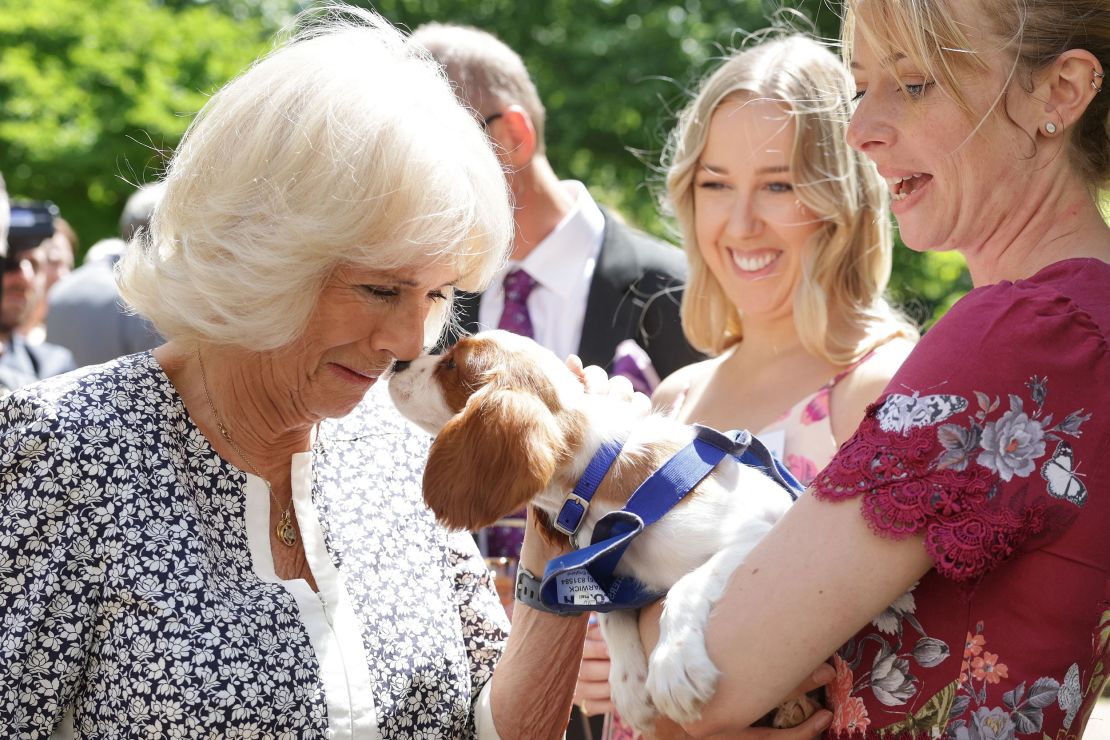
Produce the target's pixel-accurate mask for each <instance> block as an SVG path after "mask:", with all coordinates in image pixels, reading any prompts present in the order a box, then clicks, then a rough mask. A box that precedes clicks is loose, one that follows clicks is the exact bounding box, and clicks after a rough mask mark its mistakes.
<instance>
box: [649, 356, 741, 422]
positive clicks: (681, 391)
mask: <svg viewBox="0 0 1110 740" xmlns="http://www.w3.org/2000/svg"><path fill="white" fill-rule="evenodd" d="M727 354H728V353H727V352H726V353H725V354H722V355H719V356H717V357H712V358H710V359H708V360H702V361H700V362H694V363H691V364H689V365H686V366H685V367H681V368H679V369H678V370H675V371H674V372H673V373H671V374H670V375H668V376H667V377H666V378H664V379H663V382H661V383H660V384H659V385H658V386H657V387H656V388H655V391H654V392H653V393H652V394H651V403H652V405H653V406H654V407H655V408H656V409H663V410H673V409H676V408H680V407H681V406H682V403H683V400H684V399H685V398H686V396H687V394H689V393H691V392H696V391H697V390H698V389H700V388H701V387H702V386H704V385H705V384H706V382H708V380H709V378H710V377H711V376H712V375H713V372H714V371H715V370H716V369H717V368H718V367H719V366H720V364H721V363H722V362H723V361H724V358H725V357H726V356H727Z"/></svg>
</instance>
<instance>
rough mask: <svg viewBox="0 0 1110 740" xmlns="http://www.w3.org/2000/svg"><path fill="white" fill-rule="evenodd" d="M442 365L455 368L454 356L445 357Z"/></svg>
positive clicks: (451, 368) (448, 368)
mask: <svg viewBox="0 0 1110 740" xmlns="http://www.w3.org/2000/svg"><path fill="white" fill-rule="evenodd" d="M443 367H444V368H445V369H447V370H454V369H455V358H454V357H448V358H446V359H445V360H444V361H443Z"/></svg>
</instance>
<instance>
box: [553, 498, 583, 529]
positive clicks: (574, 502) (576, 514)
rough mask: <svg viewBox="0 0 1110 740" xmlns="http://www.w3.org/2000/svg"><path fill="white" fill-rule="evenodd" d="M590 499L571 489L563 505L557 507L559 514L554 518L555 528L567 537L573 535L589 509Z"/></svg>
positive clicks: (580, 526) (579, 527) (580, 525)
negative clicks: (559, 507)
mask: <svg viewBox="0 0 1110 740" xmlns="http://www.w3.org/2000/svg"><path fill="white" fill-rule="evenodd" d="M589 508H590V500H589V499H587V498H583V497H581V496H579V495H578V494H577V493H574V492H573V491H572V492H571V493H568V494H567V498H566V501H564V502H563V507H562V508H561V509H559V516H558V517H556V518H555V529H557V530H559V531H560V532H562V533H563V534H565V535H566V536H567V537H572V538H573V537H574V535H576V534H578V530H579V529H581V528H582V522H583V520H585V518H586V512H587V511H589Z"/></svg>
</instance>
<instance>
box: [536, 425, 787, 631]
mask: <svg viewBox="0 0 1110 740" xmlns="http://www.w3.org/2000/svg"><path fill="white" fill-rule="evenodd" d="M694 429H695V430H696V436H695V437H694V441H693V442H691V443H690V444H688V445H687V446H685V447H683V448H682V449H681V450H679V451H678V453H677V454H675V455H674V457H672V458H671V459H670V460H668V461H667V462H666V463H664V464H663V467H661V468H659V469H658V470H656V471H655V472H654V473H652V474H651V475H650V476H649V477H648V479H647V480H645V481H644V482H643V483H641V484H640V486H639V487H638V488H637V489H636V490H635V492H633V494H632V496H630V497H629V499H628V503H627V504H625V506H624V508H622V509H620V510H619V511H613V512H610V513H608V514H606V515H605V516H604V517H602V518H601V520H600V521H598V523H597V526H596V527H594V532H593V537H592V538H591V541H590V544H589V545H587V546H586V547H583V548H581V549H576V550H573V551H572V552H569V553H567V554H565V555H561V556H560V557H557V558H555V559H553V560H551V561H550V562H549V563H548V564H547V569H546V570H545V572H544V575H543V578H542V580H541V581H540V588H539V598H540V601H541V603H542V605H543V608H545V609H547V610H548V611H552V612H555V613H557V614H566V615H571V614H580V613H582V612H591V611H593V612H609V611H613V610H615V609H638V608H639V607H641V606H643V605H645V604H648V603H650V602H652V601H655V600H656V599H658V598H659V597H660V596H662V594H661V593H655V592H652V591H649V590H648V589H647V587H645V586H644V584H642V583H640V582H639V581H638V580H636V579H634V578H630V577H627V576H617V575H615V574H614V573H613V571H614V570H615V569H616V567H617V563H619V562H620V559H621V556H622V555H624V552H625V550H627V549H628V546H629V545H630V544H631V543H632V540H633V539H635V538H636V537H637V536H639V535H640V533H641V532H643V531H644V529H645V528H646V527H648V526H650V525H651V524H654V523H655V522H657V521H659V519H661V518H662V517H663V516H664V515H665V514H666V513H667V512H668V511H670V510H671V509H672V508H673V507H674V505H675V504H677V503H678V502H679V501H681V500H682V498H683V497H685V496H686V494H687V493H689V492H690V491H691V490H692V489H693V488H694V487H695V486H696V485H697V484H698V483H700V482H701V481H702V480H703V479H704V478H705V477H706V476H707V475H709V473H710V472H712V470H713V469H714V468H715V467H717V465H718V464H719V463H720V462H721V460H723V459H724V458H725V456H726V455H731V456H732V457H734V458H736V459H737V460H738V461H739V462H740V463H741V464H742V465H747V466H749V467H753V468H756V469H758V470H760V471H761V472H763V473H764V474H765V475H767V476H768V477H769V478H771V480H773V481H775V482H776V483H778V484H779V485H780V486H782V487H783V488H784V489H786V491H787V493H789V494H790V498H791V499H793V500H797V498H798V496H799V495H800V494H801V493H802V491H803V490H804V488H803V486H802V485H801V484H800V483H799V482H798V481H797V480H796V479H795V478H794V476H793V475H792V474H791V473H790V471H789V470H787V469H786V467H785V466H783V464H782V463H780V462H779V461H778V460H776V459H775V458H774V457H773V456H772V455H771V453H770V452H768V451H767V448H766V447H764V446H763V443H762V442H760V441H759V440H758V439H756V438H755V437H753V436H752V435H751V434H750V433H749V432H748V431H747V430H743V429H741V430H734V431H731V432H727V433H722V432H719V431H717V430H715V429H710V428H709V427H705V426H701V425H700V424H695V425H694ZM622 445H623V443H621V442H615V443H610V444H607V445H604V446H602V448H601V449H600V450H598V452H597V454H595V455H594V457H593V459H592V460H590V464H589V465H588V466H587V467H586V472H585V473H584V474H583V475H582V478H581V479H580V480H579V481H578V484H577V485H576V486H575V487H574V491H573V492H572V493H571V494H570V495H569V496H568V497H567V500H566V501H565V502H564V503H563V507H562V509H561V510H560V512H559V516H558V517H557V518H556V522H555V528H556V529H558V530H559V531H560V532H563V533H564V534H567V535H568V536H570V537H571V544H572V545H574V546H575V547H577V546H578V545H577V541H576V535H577V533H578V530H579V529H580V528H581V526H582V521H583V520H584V519H585V515H586V511H587V510H588V509H589V504H590V499H591V498H592V497H593V495H594V493H595V492H596V491H597V487H598V486H599V485H600V484H601V480H602V478H604V477H605V474H606V473H607V472H608V471H609V469H610V468H611V467H612V465H613V461H614V460H616V458H617V455H618V454H619V453H620V450H621V447H622ZM737 495H743V494H742V493H738V494H737Z"/></svg>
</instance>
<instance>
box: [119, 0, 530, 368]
mask: <svg viewBox="0 0 1110 740" xmlns="http://www.w3.org/2000/svg"><path fill="white" fill-rule="evenodd" d="M307 14H308V15H309V16H310V17H309V18H308V19H307V21H308V22H307V23H304V24H302V28H301V30H300V31H298V32H296V33H295V34H294V35H293V36H292V38H291V39H290V40H289V41H288V42H287V43H285V44H283V45H282V46H280V47H279V48H278V49H276V50H275V51H273V52H271V53H270V54H269V55H267V56H265V57H263V58H262V59H260V60H259V61H257V62H255V64H254V65H252V66H251V67H250V68H249V69H248V70H247V71H246V72H244V73H243V74H242V75H240V76H239V77H238V78H237V79H235V80H233V81H232V82H230V83H228V84H227V85H226V86H225V87H224V88H223V89H221V90H220V91H219V92H217V93H216V94H215V95H214V96H213V97H212V99H211V100H209V102H208V103H207V105H205V106H204V108H203V109H202V110H201V112H200V114H199V115H198V116H197V118H196V120H194V121H193V123H192V124H191V125H190V127H189V129H188V131H187V132H186V134H185V137H184V139H183V140H182V143H181V145H180V147H179V148H178V149H177V151H176V153H175V154H174V156H173V158H172V160H171V161H170V164H169V167H168V171H167V175H166V178H165V185H166V187H165V192H164V194H163V196H162V199H161V200H160V201H159V203H158V205H157V207H156V208H155V211H154V216H153V218H152V221H151V225H150V228H149V230H148V231H146V232H143V233H141V234H140V235H139V236H138V237H137V238H136V240H135V241H134V242H133V243H132V245H131V248H130V249H128V251H127V253H126V254H125V255H124V258H123V259H122V260H121V263H120V267H119V282H120V291H121V293H122V295H123V297H124V298H125V299H126V300H127V301H128V302H129V303H130V304H131V305H132V306H133V307H134V308H135V310H136V311H137V312H138V313H140V314H142V315H144V316H146V317H147V318H149V319H150V320H151V321H152V322H153V323H154V325H155V327H156V328H157V329H158V331H159V332H160V333H161V334H162V335H163V336H164V337H166V338H168V339H181V340H187V341H204V342H214V343H221V344H235V345H239V346H242V347H245V348H248V349H252V350H256V351H264V350H269V349H275V348H277V347H280V346H283V345H285V344H287V343H289V342H291V341H293V340H295V339H296V338H297V337H298V336H299V335H300V334H301V332H302V331H303V330H304V327H305V325H306V324H307V321H308V319H309V317H310V314H311V312H312V309H313V307H314V306H315V302H316V299H317V297H318V296H319V293H320V291H321V289H322V287H323V285H324V283H325V281H326V280H327V279H328V277H329V276H330V275H331V274H332V272H333V271H334V270H335V269H336V268H337V267H339V266H341V265H344V264H347V265H357V266H361V267H365V268H369V269H373V270H391V269H397V268H402V267H414V266H419V265H423V264H426V263H427V262H428V261H429V260H431V259H436V260H448V261H450V263H451V264H453V265H454V266H455V267H456V268H457V269H458V271H459V275H460V279H459V282H458V287H459V288H461V289H464V290H480V289H481V288H483V287H484V286H485V284H486V283H487V282H488V281H489V279H490V278H491V277H492V275H493V274H494V273H495V272H496V270H497V269H498V267H499V266H500V264H501V263H502V261H503V260H504V259H505V255H506V254H507V252H508V248H509V245H510V243H511V238H512V215H511V212H510V209H509V204H508V194H507V190H506V184H505V178H504V175H503V173H502V171H501V169H500V167H499V165H498V163H497V160H496V158H495V156H494V154H493V152H492V149H491V148H490V146H489V142H488V141H487V139H486V137H485V134H484V133H483V131H482V130H481V128H480V126H479V125H478V123H477V122H476V121H475V120H474V119H473V118H472V116H471V115H470V114H468V113H467V112H466V111H465V110H464V109H463V108H462V107H461V106H460V105H459V104H458V103H457V102H456V100H455V97H454V95H453V94H452V92H451V88H450V87H449V85H448V83H447V81H446V78H445V77H444V76H443V73H442V72H441V71H440V69H439V66H438V65H437V64H436V63H435V62H434V61H432V60H431V59H430V58H429V57H428V56H427V54H426V52H424V51H422V50H421V49H420V48H419V47H418V46H416V45H414V44H411V43H410V42H409V41H408V40H407V39H406V38H405V37H404V36H402V35H401V34H400V33H399V32H398V31H397V30H396V29H394V28H393V27H392V26H390V25H389V24H388V23H387V22H386V21H385V20H383V19H382V18H381V17H379V16H377V15H376V14H374V13H371V12H369V11H363V10H359V9H357V8H343V9H339V8H329V9H325V10H324V11H323V12H322V13H321V12H319V11H309V12H307ZM305 15H306V14H302V16H301V18H300V19H299V20H302V21H303V20H304V19H305ZM446 315H447V307H446V306H445V307H444V310H443V311H442V312H440V313H438V314H436V315H433V316H429V322H428V326H427V327H426V329H427V331H428V333H429V335H430V336H431V337H434V336H435V335H436V334H438V332H439V331H440V330H441V329H442V325H443V322H444V319H445V317H446Z"/></svg>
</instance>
